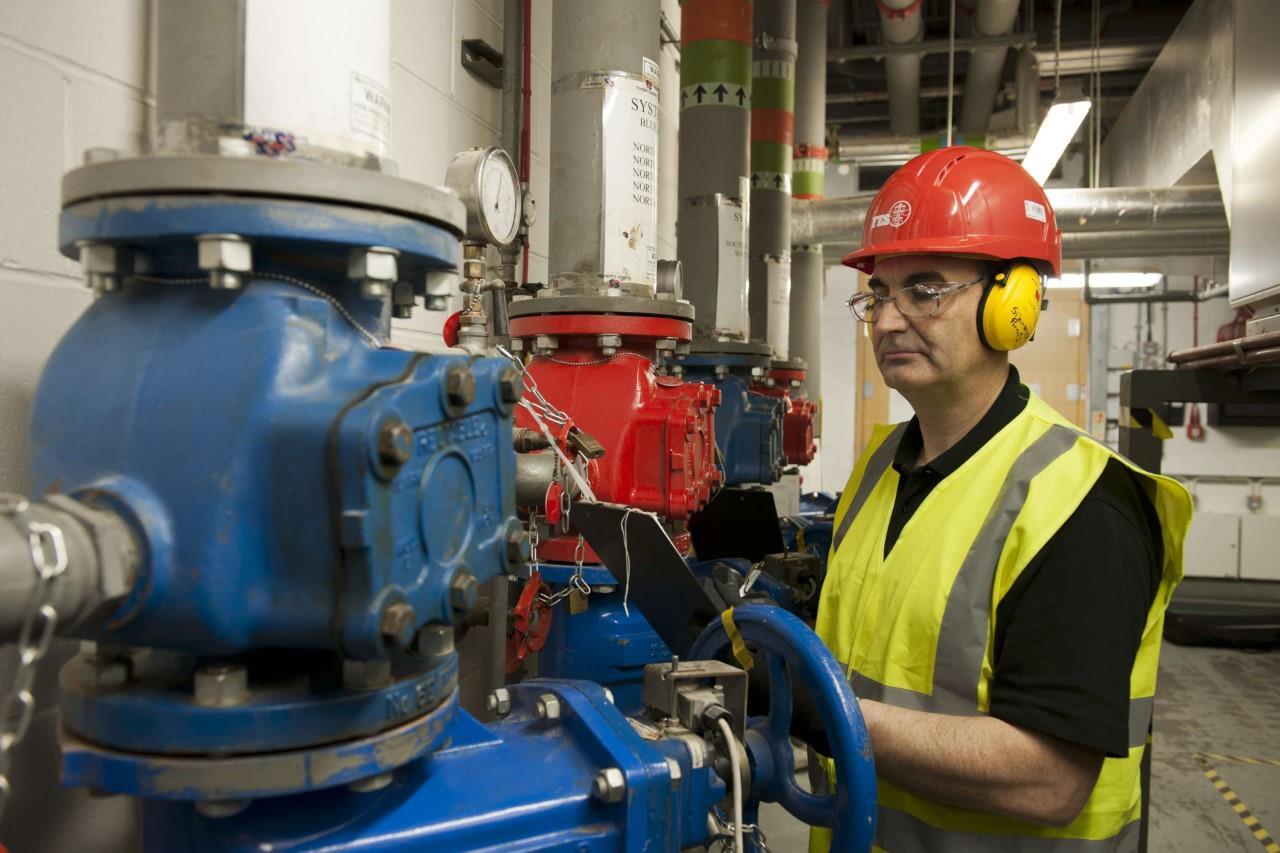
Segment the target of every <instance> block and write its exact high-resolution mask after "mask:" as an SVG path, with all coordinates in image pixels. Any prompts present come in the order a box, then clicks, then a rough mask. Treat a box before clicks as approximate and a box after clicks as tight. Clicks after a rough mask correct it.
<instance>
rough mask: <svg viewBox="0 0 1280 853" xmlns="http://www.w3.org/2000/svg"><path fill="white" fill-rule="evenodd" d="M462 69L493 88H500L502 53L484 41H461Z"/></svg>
mask: <svg viewBox="0 0 1280 853" xmlns="http://www.w3.org/2000/svg"><path fill="white" fill-rule="evenodd" d="M462 67H463V68H465V69H467V70H468V71H470V72H471V73H472V74H474V75H476V76H477V77H479V78H480V79H481V80H483V81H484V82H486V83H488V84H489V85H490V86H492V87H493V88H495V89H501V88H502V68H503V62H502V51H500V50H498V49H497V48H496V47H494V46H493V45H491V44H489V43H488V42H487V41H485V40H484V39H463V40H462Z"/></svg>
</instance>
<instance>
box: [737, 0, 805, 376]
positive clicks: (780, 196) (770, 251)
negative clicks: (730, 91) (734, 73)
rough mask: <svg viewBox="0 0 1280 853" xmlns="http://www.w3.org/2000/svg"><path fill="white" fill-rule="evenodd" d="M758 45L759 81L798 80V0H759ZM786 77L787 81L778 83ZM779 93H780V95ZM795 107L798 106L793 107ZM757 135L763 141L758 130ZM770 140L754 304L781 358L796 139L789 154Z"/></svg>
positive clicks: (756, 227) (755, 335)
mask: <svg viewBox="0 0 1280 853" xmlns="http://www.w3.org/2000/svg"><path fill="white" fill-rule="evenodd" d="M754 15H755V18H754V21H753V31H754V34H755V43H754V45H753V50H752V58H753V60H754V62H753V65H754V66H755V68H756V71H755V77H754V80H753V83H752V86H753V90H755V89H760V88H762V87H761V86H760V85H759V84H758V83H757V82H756V81H761V80H766V79H768V80H770V81H771V83H770V87H771V88H776V87H791V88H792V89H793V90H794V86H795V63H796V0H756V3H755V7H754ZM779 79H782V80H783V81H784V82H782V83H777V82H773V81H777V80H779ZM774 97H775V98H776V95H775V96H774ZM753 109H754V110H765V109H768V110H769V111H771V112H772V111H773V110H774V109H777V107H774V106H773V104H772V103H768V104H767V105H766V102H764V100H763V96H762V94H761V93H758V92H757V93H756V95H755V101H754V103H753ZM793 110H794V107H793ZM753 141H756V142H763V141H762V140H760V139H759V137H758V136H756V137H755V138H754V139H753ZM770 142H774V143H776V139H774V140H770V141H769V142H763V144H761V145H760V146H759V147H760V150H759V151H755V150H753V151H752V157H751V173H752V174H751V220H750V227H751V237H750V246H751V255H750V273H749V280H750V282H751V285H750V290H749V300H748V307H749V310H750V315H751V339H752V340H756V341H765V342H766V343H768V344H769V345H770V346H771V347H772V348H773V354H774V357H775V358H786V357H787V350H788V340H787V339H788V337H789V336H790V334H791V321H790V309H791V159H792V152H791V148H790V142H789V143H788V149H787V151H786V152H785V156H783V157H781V158H778V159H774V157H773V156H772V154H771V153H765V151H766V149H768V150H769V151H771V150H772V149H771V147H770Z"/></svg>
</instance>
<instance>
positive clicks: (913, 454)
mask: <svg viewBox="0 0 1280 853" xmlns="http://www.w3.org/2000/svg"><path fill="white" fill-rule="evenodd" d="M1030 398H1031V392H1030V391H1028V390H1027V388H1026V387H1025V386H1024V385H1023V384H1022V381H1021V380H1020V379H1019V377H1018V368H1016V367H1014V366H1013V365H1012V364H1011V365H1009V376H1008V378H1006V379H1005V382H1004V387H1003V388H1002V389H1000V394H999V396H997V397H996V399H995V402H994V403H992V404H991V408H989V409H987V413H986V414H985V415H983V416H982V418H981V419H980V420H979V421H978V422H977V423H976V424H975V425H974V426H973V429H971V430H969V432H967V433H965V436H964V438H962V439H960V440H959V441H957V442H956V443H955V444H953V445H952V446H951V447H948V448H947V449H946V450H944V451H943V452H942V453H940V454H938V455H937V456H936V457H934V458H933V459H930V460H929V461H928V462H926V463H925V464H924V465H921V466H920V468H919V469H917V468H916V460H917V459H919V458H920V451H921V449H922V448H923V447H924V437H923V436H922V435H921V434H920V419H919V418H916V417H913V418H912V419H911V421H910V422H909V423H908V424H907V429H906V432H904V433H903V434H902V440H901V441H900V442H899V444H898V450H897V452H896V453H894V455H893V468H894V470H895V471H897V472H898V473H899V474H909V473H912V472H916V471H919V472H928V473H932V474H934V475H935V476H937V477H938V478H939V479H941V478H943V477H946V476H947V475H948V474H950V473H952V472H953V471H955V470H956V469H957V468H959V467H960V466H961V465H963V464H964V463H965V462H967V461H968V460H969V457H971V456H973V454H975V453H977V452H978V450H979V449H981V447H982V446H983V445H984V444H986V443H987V442H988V441H990V440H991V439H992V438H993V437H995V434H996V433H998V432H999V431H1000V430H1002V429H1004V428H1005V427H1006V426H1007V425H1008V424H1009V423H1010V422H1011V421H1012V420H1013V419H1014V418H1016V417H1017V416H1018V415H1020V414H1022V410H1023V409H1025V408H1026V407H1027V401H1028V400H1029V399H1030Z"/></svg>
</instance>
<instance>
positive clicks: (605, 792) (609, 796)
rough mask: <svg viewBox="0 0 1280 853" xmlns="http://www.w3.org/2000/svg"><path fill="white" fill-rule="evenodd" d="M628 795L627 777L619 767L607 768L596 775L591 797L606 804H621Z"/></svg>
mask: <svg viewBox="0 0 1280 853" xmlns="http://www.w3.org/2000/svg"><path fill="white" fill-rule="evenodd" d="M626 795H627V777H626V776H624V775H623V774H622V770H621V769H619V768H617V767H606V768H605V769H604V770H601V771H600V772H599V773H597V774H596V778H595V781H594V782H593V783H592V785H591V796H593V797H595V798H596V799H597V800H600V801H601V802H605V803H620V802H622V800H623V798H625V797H626Z"/></svg>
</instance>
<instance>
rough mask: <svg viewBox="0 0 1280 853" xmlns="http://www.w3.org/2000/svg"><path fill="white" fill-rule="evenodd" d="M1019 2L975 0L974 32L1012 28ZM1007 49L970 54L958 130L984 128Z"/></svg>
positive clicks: (995, 33)
mask: <svg viewBox="0 0 1280 853" xmlns="http://www.w3.org/2000/svg"><path fill="white" fill-rule="evenodd" d="M1018 5H1019V0H978V9H977V13H976V14H975V15H974V18H973V27H974V30H975V34H976V35H979V36H1001V35H1005V34H1007V33H1009V32H1010V31H1012V30H1013V23H1014V21H1015V20H1016V19H1017V17H1018ZM1008 52H1009V49H1008V48H1007V47H1003V46H1001V47H981V48H975V49H974V50H973V52H972V53H970V54H969V65H968V68H967V70H966V71H965V75H964V100H963V101H962V102H961V104H960V125H959V126H960V132H961V133H965V134H981V133H986V132H987V125H988V124H989V123H990V121H991V110H992V109H993V108H994V107H995V100H996V90H997V89H999V88H1000V78H1001V76H1002V74H1003V72H1004V59H1005V55H1006V54H1007V53H1008Z"/></svg>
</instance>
